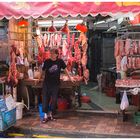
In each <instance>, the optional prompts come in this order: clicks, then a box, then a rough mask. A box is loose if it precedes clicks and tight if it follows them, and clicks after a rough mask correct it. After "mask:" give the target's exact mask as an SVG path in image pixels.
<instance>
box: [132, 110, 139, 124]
mask: <svg viewBox="0 0 140 140" xmlns="http://www.w3.org/2000/svg"><path fill="white" fill-rule="evenodd" d="M133 120H134V123H136V124H140V112H135V114H134V115H133Z"/></svg>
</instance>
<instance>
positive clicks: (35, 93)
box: [17, 79, 81, 108]
mask: <svg viewBox="0 0 140 140" xmlns="http://www.w3.org/2000/svg"><path fill="white" fill-rule="evenodd" d="M42 83H43V80H40V81H39V82H38V80H37V79H22V80H19V83H18V86H17V100H18V101H21V100H22V99H23V100H24V103H25V104H26V105H27V106H28V108H30V107H31V106H35V107H37V104H38V103H40V102H41V98H42ZM80 83H81V81H76V82H74V83H72V82H71V81H69V80H66V81H65V80H63V79H61V80H60V90H59V94H58V95H59V97H64V98H67V100H68V101H69V103H70V107H74V108H75V107H80V106H81V100H80V96H81V87H80Z"/></svg>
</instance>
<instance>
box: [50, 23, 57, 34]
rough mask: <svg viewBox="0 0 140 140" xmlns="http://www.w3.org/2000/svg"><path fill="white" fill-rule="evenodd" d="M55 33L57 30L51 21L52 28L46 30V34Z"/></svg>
mask: <svg viewBox="0 0 140 140" xmlns="http://www.w3.org/2000/svg"><path fill="white" fill-rule="evenodd" d="M56 31H57V29H56V28H55V27H54V26H53V21H52V26H50V27H49V28H48V32H56Z"/></svg>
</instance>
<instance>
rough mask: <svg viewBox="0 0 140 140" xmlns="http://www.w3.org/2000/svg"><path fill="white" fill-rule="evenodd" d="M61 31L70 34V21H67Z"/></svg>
mask: <svg viewBox="0 0 140 140" xmlns="http://www.w3.org/2000/svg"><path fill="white" fill-rule="evenodd" d="M60 31H61V32H62V33H65V34H68V33H69V32H70V29H69V27H68V20H66V23H65V24H64V26H63V27H62V28H61V29H60Z"/></svg>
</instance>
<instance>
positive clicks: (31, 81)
mask: <svg viewBox="0 0 140 140" xmlns="http://www.w3.org/2000/svg"><path fill="white" fill-rule="evenodd" d="M23 81H24V84H25V85H31V86H38V87H42V84H43V79H41V80H40V81H39V82H38V79H24V80H23ZM80 83H81V81H75V82H74V83H72V82H71V81H70V80H66V81H64V80H62V79H61V80H60V87H62V88H63V87H67V88H70V87H73V86H79V85H80Z"/></svg>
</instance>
